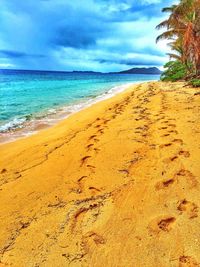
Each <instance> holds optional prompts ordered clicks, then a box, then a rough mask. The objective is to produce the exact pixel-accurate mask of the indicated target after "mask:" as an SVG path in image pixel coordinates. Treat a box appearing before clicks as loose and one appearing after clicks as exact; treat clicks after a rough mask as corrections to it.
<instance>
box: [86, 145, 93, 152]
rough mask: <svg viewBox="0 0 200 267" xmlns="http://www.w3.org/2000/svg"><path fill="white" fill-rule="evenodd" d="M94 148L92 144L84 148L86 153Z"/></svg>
mask: <svg viewBox="0 0 200 267" xmlns="http://www.w3.org/2000/svg"><path fill="white" fill-rule="evenodd" d="M93 146H94V144H89V145H87V146H86V149H87V151H89V150H91V148H92V147H93Z"/></svg>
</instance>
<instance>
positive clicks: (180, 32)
mask: <svg viewBox="0 0 200 267" xmlns="http://www.w3.org/2000/svg"><path fill="white" fill-rule="evenodd" d="M162 12H169V13H170V15H169V18H168V19H167V20H164V21H163V22H161V23H160V24H159V25H158V26H157V27H156V28H157V29H161V28H167V31H165V32H163V33H162V34H161V35H159V36H158V37H157V39H156V41H157V42H158V41H160V40H162V39H168V40H170V41H171V42H170V43H169V45H170V46H171V49H172V50H174V51H175V53H169V56H170V58H175V59H177V60H179V61H181V62H182V63H184V64H186V66H189V65H190V63H193V65H194V69H195V72H196V74H197V75H199V74H200V0H181V1H180V3H179V4H178V5H173V6H171V7H166V8H163V9H162Z"/></svg>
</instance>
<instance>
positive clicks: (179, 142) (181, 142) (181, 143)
mask: <svg viewBox="0 0 200 267" xmlns="http://www.w3.org/2000/svg"><path fill="white" fill-rule="evenodd" d="M172 142H173V143H177V144H180V145H183V140H182V139H174V140H172Z"/></svg>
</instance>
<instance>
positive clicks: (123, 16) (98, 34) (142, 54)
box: [0, 0, 172, 71]
mask: <svg viewBox="0 0 200 267" xmlns="http://www.w3.org/2000/svg"><path fill="white" fill-rule="evenodd" d="M171 2H172V1H171V0H165V1H164V0H163V1H159V0H151V1H150V0H142V1H138V0H137V1H136V0H120V1H119V0H106V1H105V0H84V1H83V0H73V1H68V0H37V1H36V0H26V1H19V0H2V3H1V9H0V29H1V31H0V67H1V66H4V65H9V66H11V67H12V66H13V67H16V68H29V69H30V68H36V69H66V70H71V69H93V70H102V71H106V70H108V71H109V70H111V71H112V70H117V69H121V68H124V67H125V66H124V65H127V67H128V66H131V65H156V66H160V65H162V64H163V62H164V58H165V55H164V52H163V49H162V48H161V47H159V46H157V47H156V45H155V37H156V35H157V34H158V33H157V32H156V31H155V26H156V24H157V23H159V21H160V19H161V16H162V14H161V12H160V9H161V8H162V7H163V6H166V5H168V4H171ZM133 53H134V54H135V55H134V58H135V57H136V58H137V57H138V59H137V60H132V59H133V55H132V54H133ZM121 57H124V58H125V59H126V60H121V59H120V58H121ZM99 58H101V59H102V60H98V59H99ZM117 58H118V60H116V59H117ZM109 59H110V62H109ZM103 60H104V61H103ZM109 64H110V65H109Z"/></svg>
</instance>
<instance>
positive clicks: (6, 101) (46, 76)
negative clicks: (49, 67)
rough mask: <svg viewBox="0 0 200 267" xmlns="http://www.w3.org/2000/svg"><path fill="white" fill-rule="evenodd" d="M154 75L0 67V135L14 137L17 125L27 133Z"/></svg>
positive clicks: (154, 76) (23, 132) (154, 77)
mask: <svg viewBox="0 0 200 267" xmlns="http://www.w3.org/2000/svg"><path fill="white" fill-rule="evenodd" d="M158 79H159V75H138V74H137V75H134V74H96V73H76V72H74V73H68V72H51V71H19V70H0V135H1V136H3V135H6V137H7V136H8V135H9V136H12V137H13V138H15V137H16V135H19V131H18V129H26V131H21V134H23V135H28V134H31V133H32V132H34V131H36V130H38V129H40V128H43V127H45V126H50V125H52V124H55V122H57V121H59V120H61V119H63V118H65V117H67V116H69V115H70V114H71V113H73V112H76V111H78V110H81V109H82V108H84V107H86V106H89V105H91V104H92V103H94V102H97V101H99V100H101V99H104V98H108V97H110V96H111V95H114V94H116V93H117V92H119V91H122V90H124V88H125V87H127V86H128V85H129V84H132V83H137V82H143V81H149V80H158ZM16 130H17V131H16ZM16 132H17V133H16Z"/></svg>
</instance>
